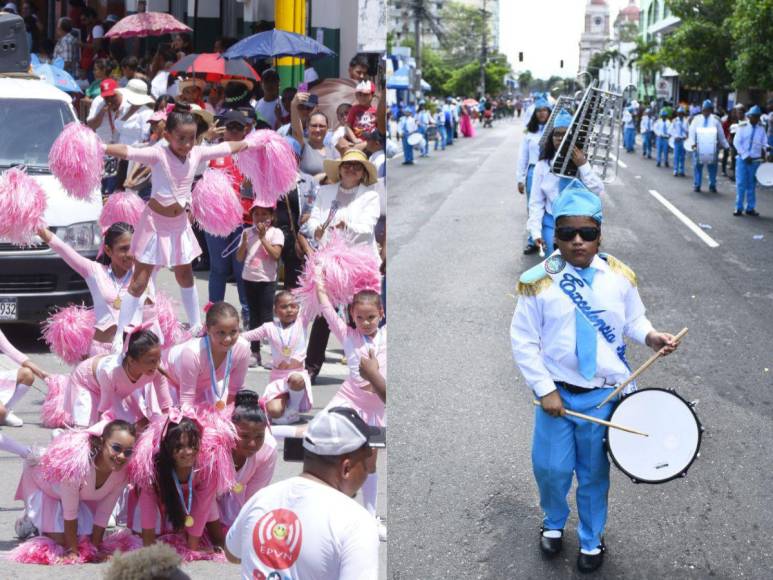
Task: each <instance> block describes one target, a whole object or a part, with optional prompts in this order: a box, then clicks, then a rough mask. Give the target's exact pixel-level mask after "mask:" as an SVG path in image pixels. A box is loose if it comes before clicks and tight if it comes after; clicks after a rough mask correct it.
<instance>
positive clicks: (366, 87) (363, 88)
mask: <svg viewBox="0 0 773 580" xmlns="http://www.w3.org/2000/svg"><path fill="white" fill-rule="evenodd" d="M354 92H355V93H366V94H369V95H372V94H373V93H375V92H376V85H374V84H373V83H372V82H370V81H361V82H360V83H359V84H358V85H357V88H355V89H354Z"/></svg>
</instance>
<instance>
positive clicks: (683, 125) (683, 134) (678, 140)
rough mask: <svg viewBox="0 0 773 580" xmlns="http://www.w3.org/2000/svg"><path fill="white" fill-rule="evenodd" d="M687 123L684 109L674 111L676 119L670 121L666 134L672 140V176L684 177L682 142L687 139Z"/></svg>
mask: <svg viewBox="0 0 773 580" xmlns="http://www.w3.org/2000/svg"><path fill="white" fill-rule="evenodd" d="M687 130H688V126H687V122H686V121H685V120H684V107H681V106H680V107H679V108H677V110H676V119H674V120H673V121H671V125H670V126H669V128H668V134H669V135H670V136H671V137H672V138H673V139H674V175H675V176H680V175H681V176H682V177H684V157H685V154H684V140H685V139H687Z"/></svg>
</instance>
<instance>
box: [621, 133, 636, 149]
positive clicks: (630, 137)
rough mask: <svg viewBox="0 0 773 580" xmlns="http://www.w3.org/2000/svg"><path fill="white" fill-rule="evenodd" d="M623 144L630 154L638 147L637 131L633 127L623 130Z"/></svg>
mask: <svg viewBox="0 0 773 580" xmlns="http://www.w3.org/2000/svg"><path fill="white" fill-rule="evenodd" d="M623 142H624V144H625V150H626V151H628V152H629V153H630V152H631V151H633V150H634V146H635V145H636V129H634V128H633V127H626V128H625V129H623Z"/></svg>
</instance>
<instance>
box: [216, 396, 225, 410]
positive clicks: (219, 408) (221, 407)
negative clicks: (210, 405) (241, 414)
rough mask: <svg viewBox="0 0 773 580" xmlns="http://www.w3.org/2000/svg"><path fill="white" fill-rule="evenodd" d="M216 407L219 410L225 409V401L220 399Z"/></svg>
mask: <svg viewBox="0 0 773 580" xmlns="http://www.w3.org/2000/svg"><path fill="white" fill-rule="evenodd" d="M215 409H217V410H218V411H222V410H223V409H225V401H223V400H222V399H220V400H219V401H218V402H217V403H215Z"/></svg>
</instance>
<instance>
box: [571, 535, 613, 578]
mask: <svg viewBox="0 0 773 580" xmlns="http://www.w3.org/2000/svg"><path fill="white" fill-rule="evenodd" d="M599 548H601V552H599V553H598V554H596V555H595V556H590V555H588V554H583V553H582V552H580V553H579V554H577V570H578V571H579V572H580V573H582V574H588V573H590V572H595V571H596V570H598V569H599V568H601V565H602V564H603V563H604V552H605V551H606V549H607V548H606V546H604V540H602V541H601V545H600V546H599Z"/></svg>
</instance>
